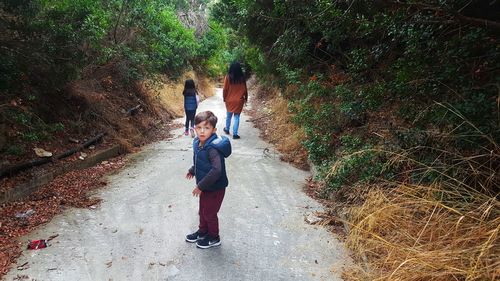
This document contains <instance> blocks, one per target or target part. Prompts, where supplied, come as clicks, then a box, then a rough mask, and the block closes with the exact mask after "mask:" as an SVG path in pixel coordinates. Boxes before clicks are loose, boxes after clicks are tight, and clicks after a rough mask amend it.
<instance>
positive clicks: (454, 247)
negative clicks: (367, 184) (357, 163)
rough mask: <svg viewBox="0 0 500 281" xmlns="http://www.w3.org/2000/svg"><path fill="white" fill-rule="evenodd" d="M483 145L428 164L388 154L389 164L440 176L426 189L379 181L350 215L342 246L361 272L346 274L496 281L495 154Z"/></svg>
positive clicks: (499, 264) (499, 212)
mask: <svg viewBox="0 0 500 281" xmlns="http://www.w3.org/2000/svg"><path fill="white" fill-rule="evenodd" d="M490 144H491V146H489V147H490V148H489V149H486V148H484V149H485V151H487V152H488V153H477V154H476V155H474V156H467V157H466V156H461V155H459V154H458V153H457V152H449V151H439V152H440V153H439V155H438V157H437V159H436V161H434V162H433V163H432V164H430V165H429V164H423V163H421V162H419V161H416V160H413V159H412V158H411V155H414V154H415V151H410V152H409V151H406V153H389V154H390V155H391V161H389V164H390V165H396V164H398V165H405V166H409V167H411V168H412V172H416V173H417V174H420V175H421V176H424V175H426V174H429V173H433V174H437V175H439V177H437V179H436V180H435V181H434V182H433V183H431V184H424V183H423V182H421V183H416V184H408V183H404V182H399V183H384V184H382V185H381V186H378V188H374V189H373V190H372V191H370V192H369V194H368V195H367V197H366V201H365V202H364V204H362V205H361V206H360V207H353V208H351V209H350V211H349V221H348V223H349V225H350V228H351V231H350V233H349V236H348V246H349V247H350V248H351V249H353V250H354V251H355V253H356V254H357V255H358V257H360V258H362V259H365V261H366V262H367V264H368V268H365V269H361V268H358V269H357V270H351V271H350V272H347V274H346V275H347V276H348V277H350V279H354V280H443V281H444V280H500V258H499V257H500V241H499V232H500V203H499V201H498V186H499V184H500V176H499V169H500V167H498V159H499V157H500V156H499V153H498V152H499V146H498V145H497V144H496V143H494V142H493V141H492V142H491V143H490ZM420 149H422V148H418V149H417V151H419V150H420ZM378 152H381V151H378ZM359 153H362V152H359ZM385 153H388V152H385Z"/></svg>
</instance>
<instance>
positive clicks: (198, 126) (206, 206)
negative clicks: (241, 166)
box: [186, 111, 231, 249]
mask: <svg viewBox="0 0 500 281" xmlns="http://www.w3.org/2000/svg"><path fill="white" fill-rule="evenodd" d="M194 124H195V130H196V134H197V137H196V138H195V139H194V140H193V150H194V156H193V161H194V165H193V166H192V167H191V168H190V169H189V171H188V173H187V174H186V178H187V179H192V178H193V177H196V187H195V188H194V189H193V192H192V193H193V196H197V197H198V196H199V197H200V205H199V211H198V214H199V216H200V224H199V226H198V230H197V231H196V232H194V233H192V234H189V235H187V236H186V241H187V242H190V243H195V242H196V246H197V247H198V248H202V249H207V248H210V247H214V246H219V245H220V244H221V242H220V237H219V220H218V217H217V213H218V212H219V209H220V206H221V204H222V200H223V199H224V193H225V191H226V187H227V185H228V179H227V175H226V165H225V161H224V158H226V157H228V156H229V155H230V154H231V143H230V142H229V139H228V138H226V137H223V136H221V137H219V136H217V134H216V133H215V131H216V130H217V128H216V127H215V126H216V124H217V117H216V116H215V115H214V114H213V113H212V112H211V111H204V112H200V113H199V114H197V115H196V117H195V118H194Z"/></svg>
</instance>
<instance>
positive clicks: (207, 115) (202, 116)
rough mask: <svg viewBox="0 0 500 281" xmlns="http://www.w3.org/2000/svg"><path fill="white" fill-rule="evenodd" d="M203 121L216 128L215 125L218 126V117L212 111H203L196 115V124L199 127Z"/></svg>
mask: <svg viewBox="0 0 500 281" xmlns="http://www.w3.org/2000/svg"><path fill="white" fill-rule="evenodd" d="M203 121H208V123H210V125H212V126H213V127H214V128H215V125H217V116H215V115H214V114H213V113H212V111H203V112H200V113H198V114H196V117H194V124H195V125H198V124H200V123H201V122H203Z"/></svg>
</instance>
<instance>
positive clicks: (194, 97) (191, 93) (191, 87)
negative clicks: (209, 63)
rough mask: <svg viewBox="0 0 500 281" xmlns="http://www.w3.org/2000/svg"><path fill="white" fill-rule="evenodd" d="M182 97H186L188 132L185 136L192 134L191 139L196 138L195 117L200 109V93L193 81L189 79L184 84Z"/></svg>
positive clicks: (185, 132)
mask: <svg viewBox="0 0 500 281" xmlns="http://www.w3.org/2000/svg"><path fill="white" fill-rule="evenodd" d="M182 95H183V96H184V111H185V112H186V124H185V125H186V130H185V131H184V135H186V136H187V135H188V134H189V132H191V137H193V138H194V116H195V115H196V109H197V108H198V93H197V92H196V86H195V84H194V81H193V79H188V80H186V82H184V91H183V92H182ZM190 125H191V126H190Z"/></svg>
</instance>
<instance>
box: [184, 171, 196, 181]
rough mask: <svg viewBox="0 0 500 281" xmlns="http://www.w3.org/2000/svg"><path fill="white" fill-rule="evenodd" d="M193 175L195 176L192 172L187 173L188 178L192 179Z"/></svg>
mask: <svg viewBox="0 0 500 281" xmlns="http://www.w3.org/2000/svg"><path fill="white" fill-rule="evenodd" d="M193 177H194V176H193V174H191V173H190V172H188V173H187V174H186V179H188V180H190V179H192V178H193Z"/></svg>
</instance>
